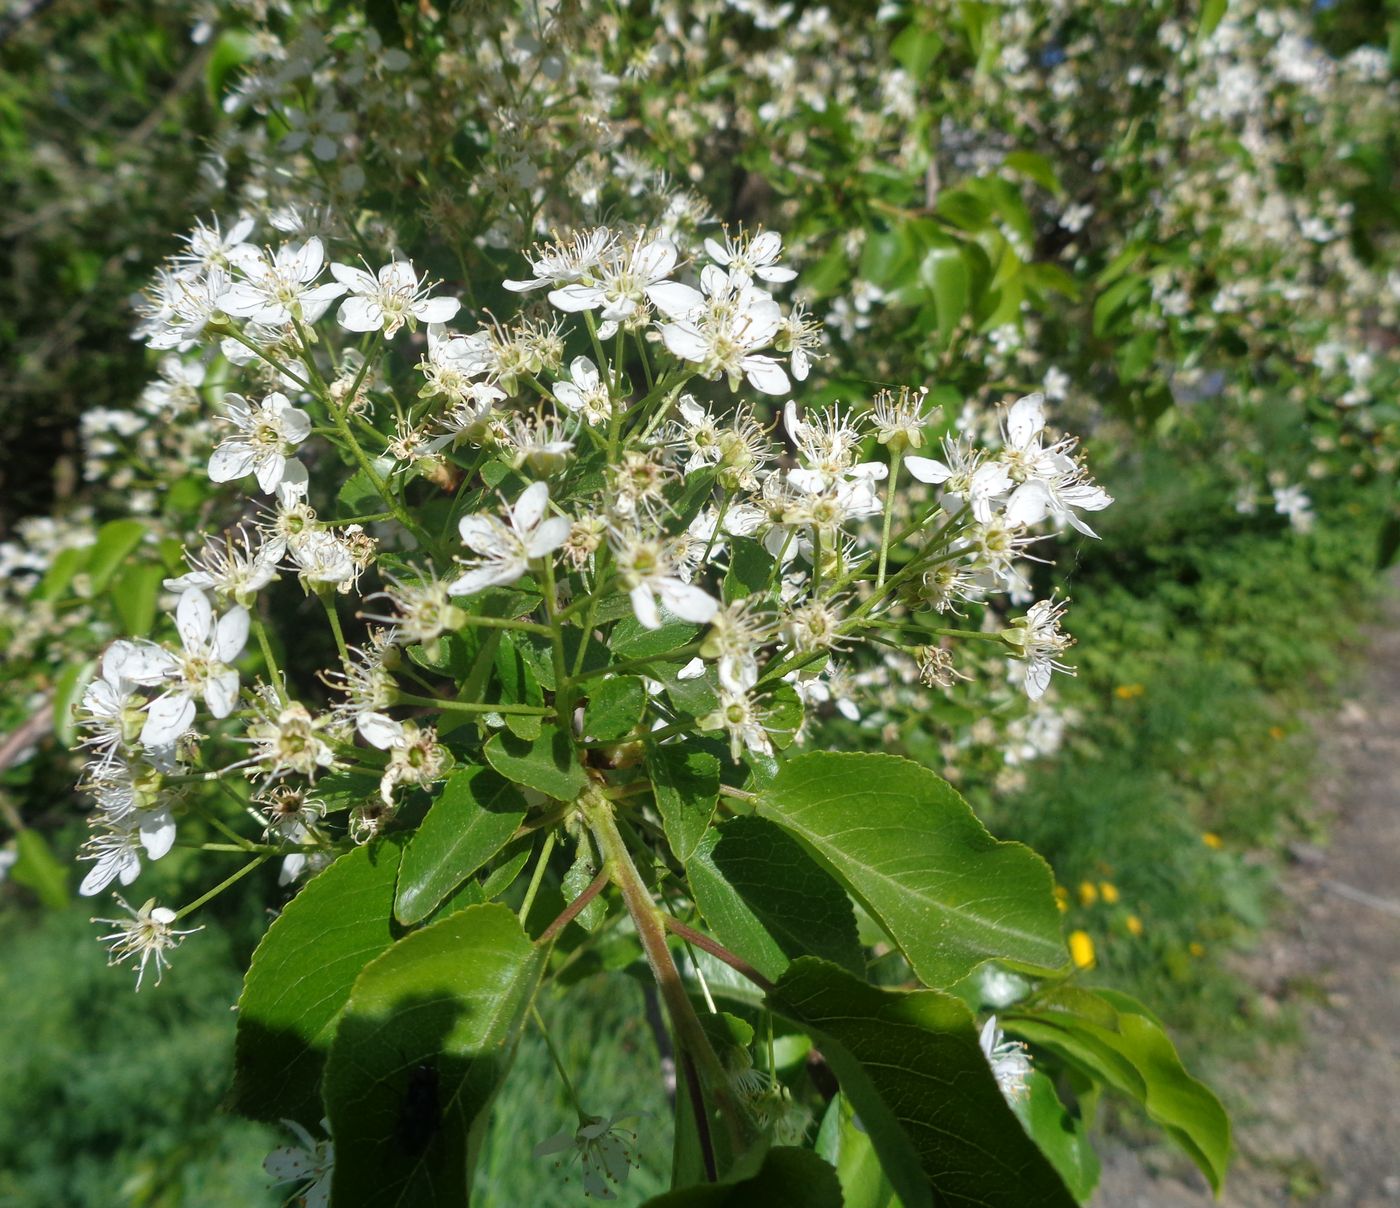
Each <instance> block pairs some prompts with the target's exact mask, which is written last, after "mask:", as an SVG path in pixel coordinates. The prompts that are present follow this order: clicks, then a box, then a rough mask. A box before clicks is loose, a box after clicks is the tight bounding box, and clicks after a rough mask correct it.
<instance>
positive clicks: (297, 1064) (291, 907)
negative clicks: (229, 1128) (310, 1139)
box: [233, 838, 400, 1128]
mask: <svg viewBox="0 0 1400 1208" xmlns="http://www.w3.org/2000/svg"><path fill="white" fill-rule="evenodd" d="M399 857H400V848H399V846H398V844H397V843H396V842H395V841H394V840H393V839H392V838H385V839H379V840H377V841H375V842H374V843H371V844H367V845H366V846H364V847H357V848H356V849H355V850H354V851H352V852H348V853H347V854H345V855H343V856H341V857H340V859H338V860H337V861H336V862H335V863H334V864H332V865H331V866H330V867H329V868H327V869H326V870H325V871H324V872H322V873H318V874H317V875H316V876H315V877H313V878H312V879H311V881H310V883H309V884H308V885H307V886H306V888H305V889H303V890H302V891H301V892H300V893H298V894H297V896H296V897H294V898H293V899H292V900H291V901H290V902H289V903H288V904H287V908H286V909H285V910H283V911H282V913H281V915H279V916H278V918H277V920H276V921H275V922H274V923H273V924H272V926H271V927H269V928H268V930H267V933H266V934H265V935H264V936H263V938H262V941H261V942H260V943H259V944H258V948H257V951H256V952H254V953H253V963H252V965H251V966H250V967H249V969H248V976H247V977H246V978H245V979H244V982H243V993H242V995H241V996H240V997H239V1000H238V1036H237V1048H236V1052H235V1061H236V1065H235V1071H234V1081H233V1097H234V1103H235V1105H236V1106H237V1108H238V1110H239V1111H241V1112H243V1113H244V1114H245V1115H248V1116H252V1117H253V1118H254V1119H257V1120H278V1119H281V1118H283V1117H285V1118H287V1119H291V1120H297V1121H299V1122H301V1123H302V1124H304V1125H306V1126H307V1127H308V1128H314V1127H316V1126H317V1124H318V1123H319V1122H320V1119H321V1117H322V1115H324V1108H323V1107H322V1104H321V1093H320V1082H321V1070H322V1067H323V1066H324V1065H325V1060H326V1051H327V1050H328V1049H329V1048H330V1043H331V1034H332V1032H333V1031H334V1030H335V1023H336V1020H337V1018H338V1017H339V1015H340V1011H341V1008H342V1007H344V1006H345V1003H346V1000H347V999H348V998H349V997H350V987H351V986H353V985H354V983H355V978H356V977H358V976H359V974H360V970H361V969H363V968H364V967H365V966H366V965H367V964H368V963H369V962H370V961H372V960H373V959H374V958H375V957H377V956H379V955H380V954H381V953H382V952H384V951H385V950H386V949H388V947H389V945H390V944H392V943H393V942H394V934H393V929H392V928H393V909H394V881H395V879H396V878H397V876H398V872H399Z"/></svg>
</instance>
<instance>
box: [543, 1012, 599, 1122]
mask: <svg viewBox="0 0 1400 1208" xmlns="http://www.w3.org/2000/svg"><path fill="white" fill-rule="evenodd" d="M530 1014H531V1015H532V1016H533V1017H534V1020H535V1026H536V1027H537V1028H539V1030H540V1035H541V1036H543V1037H544V1046H545V1048H547V1049H548V1050H549V1055H550V1057H551V1058H552V1059H553V1061H554V1068H555V1070H556V1071H557V1072H558V1074H559V1081H560V1082H562V1083H563V1084H564V1090H565V1091H566V1092H567V1093H568V1096H569V1102H570V1103H572V1104H573V1107H574V1111H575V1112H577V1113H578V1122H579V1125H580V1126H582V1125H584V1124H586V1123H587V1122H588V1113H587V1112H585V1111H584V1110H583V1106H582V1104H580V1103H579V1099H578V1092H577V1091H576V1090H574V1084H573V1083H572V1082H571V1081H570V1080H569V1074H568V1071H567V1070H565V1069H564V1061H563V1059H562V1058H561V1057H560V1056H559V1050H558V1049H556V1048H555V1047H554V1037H552V1036H551V1035H550V1034H549V1029H548V1028H547V1027H545V1026H544V1018H543V1016H541V1015H540V1009H539V1007H537V1006H535V1004H534V1003H531V1004H530Z"/></svg>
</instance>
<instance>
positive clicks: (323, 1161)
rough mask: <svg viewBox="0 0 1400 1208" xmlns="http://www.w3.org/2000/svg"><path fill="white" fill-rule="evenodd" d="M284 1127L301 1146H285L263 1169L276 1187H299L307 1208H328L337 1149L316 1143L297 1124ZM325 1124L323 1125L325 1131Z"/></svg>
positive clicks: (269, 1158) (327, 1143)
mask: <svg viewBox="0 0 1400 1208" xmlns="http://www.w3.org/2000/svg"><path fill="white" fill-rule="evenodd" d="M282 1123H283V1124H285V1125H286V1126H287V1128H289V1129H290V1130H291V1131H292V1132H294V1133H295V1134H296V1137H297V1141H298V1142H299V1144H297V1145H281V1146H279V1147H278V1148H276V1149H274V1150H273V1151H272V1152H271V1153H270V1154H268V1155H267V1157H265V1158H264V1159H263V1169H264V1170H265V1171H267V1173H268V1176H269V1177H270V1178H271V1179H272V1181H273V1182H274V1183H296V1184H298V1186H299V1191H298V1193H297V1194H298V1195H299V1196H300V1199H301V1204H302V1206H303V1208H327V1205H329V1204H330V1202H331V1176H332V1175H333V1174H334V1173H335V1146H334V1145H333V1144H332V1143H331V1142H330V1141H317V1140H314V1139H313V1138H312V1136H311V1134H310V1133H309V1132H307V1131H306V1129H304V1128H303V1127H302V1126H301V1125H300V1124H298V1123H297V1122H296V1121H295V1120H283V1121H282ZM325 1123H326V1122H325V1121H324V1120H323V1121H321V1124H322V1127H325Z"/></svg>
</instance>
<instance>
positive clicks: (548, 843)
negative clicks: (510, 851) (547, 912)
mask: <svg viewBox="0 0 1400 1208" xmlns="http://www.w3.org/2000/svg"><path fill="white" fill-rule="evenodd" d="M558 834H559V832H558V831H557V830H552V831H550V832H549V834H547V835H546V836H545V837H544V845H543V846H542V847H541V848H540V854H539V857H538V858H537V859H536V860H535V872H534V875H533V876H532V877H531V878H530V887H529V889H527V890H526V891H525V900H524V901H523V902H522V903H521V904H520V913H519V915H518V916H517V917H518V918H519V919H520V925H521V926H522V927H523V926H525V919H526V917H527V916H528V915H529V913H530V907H531V906H533V905H534V904H535V894H537V893H538V892H539V889H540V882H541V881H542V880H544V870H545V866H546V865H547V864H548V863H549V857H550V855H551V854H552V853H553V851H554V839H555V836H556V835H558Z"/></svg>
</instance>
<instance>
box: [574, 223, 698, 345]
mask: <svg viewBox="0 0 1400 1208" xmlns="http://www.w3.org/2000/svg"><path fill="white" fill-rule="evenodd" d="M676 257H677V253H676V245H675V244H674V243H672V242H671V241H670V240H669V239H664V238H657V239H647V238H646V237H645V235H638V236H637V237H636V238H635V239H633V240H632V241H631V242H630V243H626V244H622V245H613V246H612V247H610V248H609V249H608V254H607V255H605V256H604V257H603V258H602V259H601V260H600V262H599V263H598V264H596V265H595V266H594V267H592V268H591V269H589V270H588V271H587V272H586V273H584V274H583V276H582V278H581V279H580V280H576V281H574V282H572V283H571V284H569V285H565V286H562V287H560V288H559V289H552V290H550V291H549V300H550V301H551V302H552V303H554V305H555V306H557V307H558V308H559V309H560V310H563V311H570V312H577V311H584V310H598V311H601V312H602V316H603V320H604V322H603V327H602V329H601V330H600V331H599V333H598V334H599V335H600V336H602V337H603V338H605V339H606V338H607V336H608V335H610V334H612V332H613V331H615V330H616V328H615V326H614V325H615V324H617V323H622V322H624V321H626V320H627V319H630V318H632V317H633V316H634V315H636V314H637V313H638V312H639V311H640V310H641V309H642V307H643V306H645V305H646V303H647V302H648V301H651V302H652V303H653V304H654V305H655V306H656V307H657V308H658V309H662V310H664V309H665V303H664V298H665V296H666V294H667V291H670V290H674V289H676V288H682V289H684V288H686V287H685V286H680V287H678V286H677V285H676V283H675V282H672V281H667V280H666V278H667V277H669V276H670V275H671V270H672V269H674V268H675V267H676ZM692 292H693V291H692Z"/></svg>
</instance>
